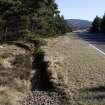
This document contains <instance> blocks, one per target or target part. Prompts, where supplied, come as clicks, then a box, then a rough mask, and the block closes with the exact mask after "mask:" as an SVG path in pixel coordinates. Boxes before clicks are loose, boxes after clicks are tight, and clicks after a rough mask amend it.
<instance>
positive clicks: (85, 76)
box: [43, 33, 105, 105]
mask: <svg viewBox="0 0 105 105" xmlns="http://www.w3.org/2000/svg"><path fill="white" fill-rule="evenodd" d="M43 50H44V51H45V52H46V59H47V60H49V61H51V62H52V63H51V67H52V68H53V69H52V70H54V72H55V73H54V77H55V78H58V80H59V82H65V84H67V86H68V87H69V90H70V95H71V96H72V104H74V103H75V104H77V105H104V104H105V97H104V96H105V94H104V93H105V91H104V90H105V87H104V86H105V58H104V56H103V55H101V54H100V53H99V52H97V51H96V50H95V49H93V48H91V47H90V46H89V45H88V43H87V42H84V41H82V40H81V39H80V38H79V37H77V36H76V35H75V34H73V33H71V34H68V35H66V36H60V37H58V38H52V39H48V46H46V47H43ZM56 74H57V75H56ZM62 77H63V78H62Z"/></svg>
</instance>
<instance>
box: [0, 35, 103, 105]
mask: <svg viewBox="0 0 105 105" xmlns="http://www.w3.org/2000/svg"><path fill="white" fill-rule="evenodd" d="M46 40H47V42H48V44H47V45H46V46H42V47H41V50H42V51H43V52H44V53H38V54H36V55H35V59H33V56H32V54H31V52H30V51H29V50H28V49H27V48H26V49H23V48H22V47H19V46H16V45H8V44H4V45H2V46H0V105H39V104H41V105H105V57H104V56H103V55H102V54H100V53H99V52H97V51H96V50H95V49H93V48H91V47H90V46H89V45H88V43H87V42H85V41H83V40H81V39H80V38H79V37H77V36H76V35H75V33H70V34H67V35H65V36H59V37H57V38H48V39H46ZM33 67H34V68H33ZM46 76H48V78H47V77H46ZM32 78H33V80H32V81H31V79H32ZM49 83H53V86H54V88H51V90H50V91H47V89H48V88H49V87H50V86H51V84H49ZM32 88H33V91H31V90H32ZM53 89H54V90H53ZM36 90H37V91H36ZM41 90H44V91H41ZM55 92H56V94H55ZM66 93H67V94H66ZM58 96H59V97H58ZM66 96H67V97H66ZM58 99H60V101H61V103H59V101H58ZM63 99H64V100H63ZM65 99H66V100H65ZM68 101H70V103H69V102H68Z"/></svg>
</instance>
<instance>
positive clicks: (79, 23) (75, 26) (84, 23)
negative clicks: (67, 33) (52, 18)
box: [66, 19, 91, 30]
mask: <svg viewBox="0 0 105 105" xmlns="http://www.w3.org/2000/svg"><path fill="white" fill-rule="evenodd" d="M66 21H67V23H68V24H69V26H70V27H71V28H72V30H79V29H87V28H89V27H90V26H91V22H90V21H88V20H80V19H67V20H66Z"/></svg>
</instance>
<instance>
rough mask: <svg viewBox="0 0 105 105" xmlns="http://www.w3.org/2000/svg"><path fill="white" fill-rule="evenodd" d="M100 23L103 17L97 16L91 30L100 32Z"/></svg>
mask: <svg viewBox="0 0 105 105" xmlns="http://www.w3.org/2000/svg"><path fill="white" fill-rule="evenodd" d="M100 24H101V18H100V17H98V16H96V17H95V19H94V21H93V23H92V27H91V29H90V31H91V32H95V33H96V32H100Z"/></svg>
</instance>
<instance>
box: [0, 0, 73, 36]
mask: <svg viewBox="0 0 105 105" xmlns="http://www.w3.org/2000/svg"><path fill="white" fill-rule="evenodd" d="M68 31H71V29H70V28H69V26H68V25H67V23H66V21H65V20H64V17H63V16H60V12H59V10H58V6H57V4H56V3H55V0H0V35H1V37H5V36H9V37H11V35H12V37H13V36H15V37H22V36H23V37H24V36H35V35H50V34H61V33H65V32H68Z"/></svg>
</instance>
